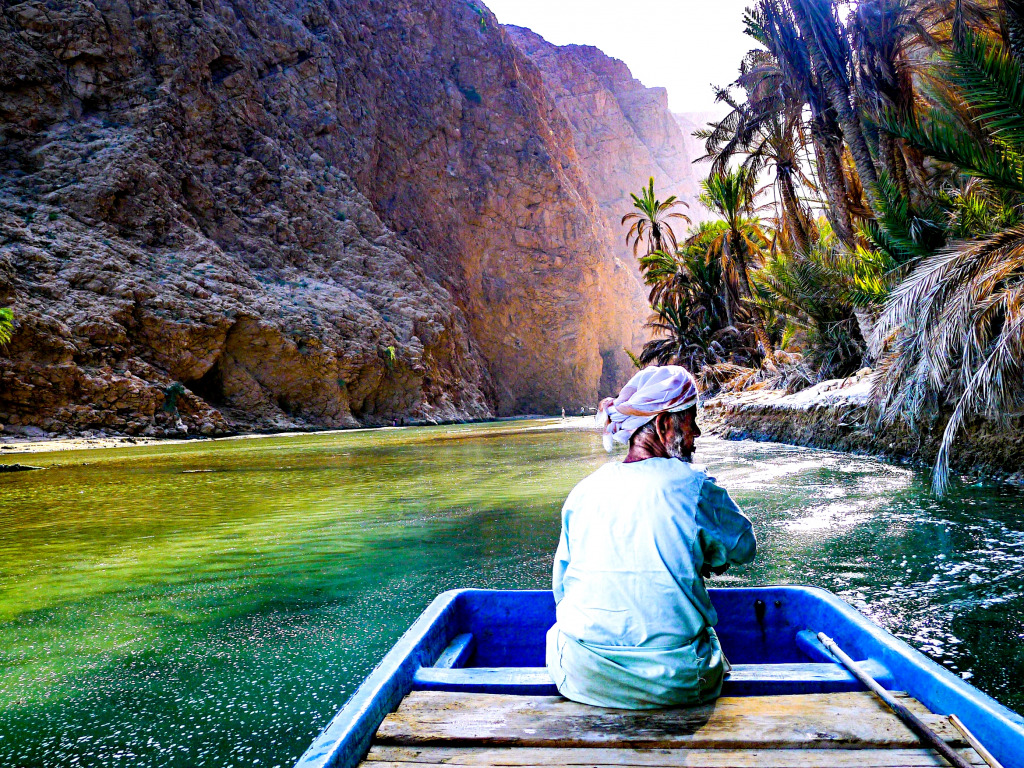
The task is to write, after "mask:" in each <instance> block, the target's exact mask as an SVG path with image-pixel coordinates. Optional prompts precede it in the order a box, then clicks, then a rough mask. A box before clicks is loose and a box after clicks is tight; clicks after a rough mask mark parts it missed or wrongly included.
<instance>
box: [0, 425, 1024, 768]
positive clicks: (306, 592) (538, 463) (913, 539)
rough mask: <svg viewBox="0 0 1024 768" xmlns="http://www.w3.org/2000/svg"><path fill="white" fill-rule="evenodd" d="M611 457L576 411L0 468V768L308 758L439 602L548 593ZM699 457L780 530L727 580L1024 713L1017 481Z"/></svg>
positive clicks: (829, 462)
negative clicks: (578, 493)
mask: <svg viewBox="0 0 1024 768" xmlns="http://www.w3.org/2000/svg"><path fill="white" fill-rule="evenodd" d="M618 458H621V457H617V459H618ZM617 459H616V460H617ZM608 460H609V459H608V457H607V456H606V454H605V453H604V451H603V450H602V449H601V445H600V440H599V439H598V438H597V436H596V435H595V434H593V433H592V432H590V431H584V430H581V429H578V428H568V429H567V428H565V425H564V424H562V423H560V422H558V421H555V420H538V421H530V422H513V423H503V424H497V425H477V426H457V427H432V428H419V429H403V430H382V431H374V432H343V433H336V434H321V435H296V436H287V437H273V438H262V439H257V440H228V441H216V442H202V443H191V444H184V445H162V446H147V447H135V448H127V449H117V450H104V451H78V452H65V453H54V454H38V455H35V456H33V459H32V463H33V464H40V465H45V466H46V467H47V469H46V470H45V471H43V472H32V473H17V474H8V475H0V765H4V766H8V765H12V766H129V765H130V766H133V767H141V766H161V767H163V766H204V765H208V766H214V765H216V766H218V767H219V768H225V767H227V766H259V768H273V767H274V766H282V768H283V767H284V766H288V765H290V764H291V763H292V761H293V760H295V758H297V757H298V755H299V754H300V753H301V752H302V751H303V749H304V748H305V747H306V746H307V745H308V744H309V742H310V741H311V739H312V738H313V736H314V735H315V734H316V733H317V732H318V731H319V730H320V728H322V727H323V725H324V724H325V723H326V722H327V720H328V719H329V718H330V716H331V715H332V714H333V713H334V711H335V710H336V709H337V708H338V706H339V705H340V704H341V703H343V702H344V701H345V699H346V698H347V697H348V696H349V695H350V694H351V693H352V691H353V690H354V688H355V686H356V685H358V683H359V681H360V680H362V678H363V677H364V676H365V675H366V673H367V672H368V671H369V670H370V669H371V668H372V667H373V665H374V664H375V663H376V662H377V661H379V660H380V658H381V657H382V656H383V654H384V653H385V652H386V651H387V649H388V648H389V647H390V646H391V644H392V643H393V642H394V641H395V640H396V639H397V638H398V636H399V635H400V634H401V633H402V632H403V631H404V630H405V629H406V627H407V626H408V625H409V623H410V622H411V621H412V620H413V619H414V618H415V617H416V616H417V615H418V614H419V612H420V611H421V610H422V609H423V607H424V606H425V605H426V604H427V603H428V602H429V601H430V600H431V599H432V598H433V597H434V596H435V595H436V594H437V593H438V592H441V591H442V590H445V589H451V588H454V587H466V586H476V587H503V588H537V587H541V588H546V587H548V585H549V572H550V563H551V554H552V551H553V549H554V546H555V543H556V540H557V536H558V511H559V508H560V506H561V502H562V500H563V499H564V497H565V495H566V493H568V491H569V489H570V488H571V487H572V486H573V484H574V483H576V482H577V481H578V480H579V479H580V478H582V477H583V476H584V475H586V474H588V473H589V472H591V471H593V470H594V469H595V468H597V467H598V466H600V465H601V464H602V463H604V462H605V461H608ZM698 460H699V461H700V462H703V463H705V464H707V465H708V466H709V469H710V470H711V472H712V473H713V474H714V475H716V476H717V477H718V479H719V481H720V482H721V483H722V484H723V485H725V486H726V487H727V488H729V489H730V491H731V492H732V493H733V495H734V496H735V498H736V499H737V501H739V503H740V504H741V505H742V506H743V507H744V509H745V510H746V511H747V512H748V513H749V514H750V516H751V517H752V518H753V520H754V525H755V527H756V530H757V535H758V539H759V541H760V555H759V557H758V559H757V560H756V561H755V562H754V563H753V564H752V565H750V566H749V567H746V568H741V569H736V570H735V571H732V572H730V573H728V574H726V575H725V576H723V577H720V578H718V579H716V581H717V583H718V584H720V585H744V584H768V583H802V584H815V585H819V586H822V587H825V588H827V589H831V590H833V591H835V592H837V593H838V594H840V595H841V596H842V597H844V598H845V599H846V600H848V601H849V602H851V603H853V604H854V605H855V606H857V607H858V608H859V609H860V610H862V611H864V612H865V613H867V614H868V615H869V616H871V617H872V618H873V619H874V620H875V621H877V622H879V623H880V624H882V625H883V626H885V627H886V628H887V629H889V630H890V631H892V632H894V633H895V634H897V635H898V636H899V637H902V638H903V639H905V640H907V641H908V642H910V643H911V644H912V645H914V646H915V647H917V648H919V649H921V650H923V651H924V652H925V653H927V654H928V655H929V656H931V657H932V658H934V659H936V660H937V661H939V662H940V663H942V664H943V665H945V666H946V667H947V668H949V669H951V670H953V671H954V672H955V673H957V674H960V675H961V676H963V677H965V678H967V679H970V681H971V682H972V683H973V684H974V685H977V686H978V687H980V688H981V689H982V690H984V691H986V692H988V693H990V694H991V695H993V696H995V697H996V698H997V699H999V700H1000V701H1002V702H1003V703H1005V704H1007V705H1009V706H1010V707H1012V708H1014V709H1017V710H1018V711H1020V710H1024V495H1022V494H1021V493H1020V492H1019V491H1017V490H1015V489H1012V488H1008V487H1001V486H996V485H978V486H957V487H954V489H953V491H952V493H951V494H950V497H949V499H947V500H944V501H939V500H936V499H935V498H934V497H932V496H931V495H930V494H929V493H928V492H927V478H925V477H924V476H923V475H922V474H921V473H919V472H917V471H916V470H910V469H906V468H903V467H896V466H891V465H888V464H885V463H883V462H880V461H877V460H874V459H870V458H862V457H851V456H845V455H841V454H834V453H829V452H825V451H814V450H809V449H803V448H793V447H788V446H781V445H773V444H757V443H748V442H738V443H728V442H722V441H718V440H702V441H700V444H699V458H698Z"/></svg>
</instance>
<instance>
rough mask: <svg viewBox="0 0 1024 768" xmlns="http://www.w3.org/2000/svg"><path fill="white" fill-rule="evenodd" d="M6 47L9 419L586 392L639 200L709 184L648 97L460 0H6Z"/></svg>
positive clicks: (208, 415)
mask: <svg viewBox="0 0 1024 768" xmlns="http://www.w3.org/2000/svg"><path fill="white" fill-rule="evenodd" d="M0 57H2V58H0V200H2V204H0V306H11V307H12V308H13V309H14V312H15V318H16V323H17V325H16V330H15V334H14V337H13V339H12V340H11V342H10V344H9V345H8V346H7V348H6V349H3V350H2V351H0V355H2V356H0V422H2V423H3V424H4V425H5V429H6V431H7V433H12V432H13V433H19V432H26V433H29V434H36V433H37V432H38V431H39V430H44V431H46V432H51V433H62V432H83V431H86V430H99V429H102V430H105V431H107V432H116V433H125V434H146V435H154V434H155V435H165V434H182V433H184V432H187V433H189V434H195V433H201V434H223V433H226V432H237V431H248V430H272V429H309V428H327V427H346V426H360V425H374V424H385V423H387V424H390V423H391V422H392V421H393V420H395V419H406V420H409V421H438V420H461V419H476V418H487V417H491V416H494V415H510V414H519V413H531V412H532V413H536V412H546V413H554V412H557V411H558V410H559V409H560V408H563V407H564V408H566V410H572V409H577V410H578V409H579V407H581V406H588V405H592V404H593V403H594V402H595V401H596V398H597V396H598V394H599V392H600V393H602V394H603V393H606V392H609V391H611V389H612V388H613V387H615V386H616V385H621V383H622V382H623V381H624V380H625V378H626V377H628V375H629V371H630V366H631V363H630V361H629V359H628V357H627V355H626V354H625V351H624V349H625V348H636V347H638V346H639V345H641V344H642V342H643V341H644V338H645V336H644V330H643V322H644V320H645V318H646V314H647V305H646V291H645V290H644V288H643V287H642V285H641V283H640V281H639V279H638V275H637V272H636V266H635V264H634V262H633V261H632V259H631V258H630V256H629V254H628V252H627V251H626V248H625V245H624V243H623V241H622V233H621V230H620V229H619V228H618V227H617V224H618V218H620V217H621V215H622V213H624V212H625V209H626V208H628V192H629V191H632V190H634V189H637V188H639V187H640V186H641V185H642V184H643V183H644V182H645V181H646V179H647V177H648V176H650V175H652V174H653V175H655V176H656V179H657V183H658V184H659V188H664V189H671V191H672V192H674V193H675V194H679V195H680V196H681V197H683V198H684V199H686V200H687V201H689V202H691V203H693V202H694V196H695V194H696V183H695V178H694V174H693V171H692V169H691V167H690V161H691V159H692V158H690V157H689V156H688V154H687V150H686V146H685V139H684V138H683V135H682V133H681V131H680V130H679V128H678V125H677V123H676V121H675V120H674V118H673V116H672V115H671V113H669V111H668V108H667V100H666V97H665V92H664V90H662V89H648V88H645V87H644V86H643V85H642V84H640V83H639V82H638V81H636V80H634V79H633V78H632V76H631V75H630V73H629V70H628V69H627V68H626V67H625V65H624V64H622V63H621V62H618V61H616V60H614V59H610V58H609V57H607V56H604V55H603V54H602V53H601V52H600V51H598V50H596V49H593V48H585V47H578V46H568V47H565V48H559V47H556V46H552V45H550V44H547V43H546V42H545V41H544V40H543V39H541V38H539V37H538V36H536V35H533V34H532V33H530V32H529V31H528V30H524V29H519V28H509V29H505V28H503V27H502V26H501V25H499V24H498V22H497V21H496V19H495V18H494V16H493V15H492V14H491V13H490V12H489V11H487V10H486V8H484V7H483V6H482V5H480V4H478V3H473V2H466V1H465V0H429V1H428V2H411V1H408V0H400V1H399V2H391V3H384V2H377V1H376V0H354V1H353V2H345V3H341V2H334V1H321V2H299V0H293V1H292V2H281V3H275V4H272V5H268V4H263V3H259V2H255V0H253V1H251V2H246V1H244V0H238V1H232V2H228V1H227V0H219V1H217V2H210V1H207V2H184V1H181V0H105V1H103V2H101V1H100V0H96V1H95V2H88V1H87V2H80V3H74V4H69V3H59V2H44V1H42V0H40V1H30V2H22V3H5V4H4V6H3V14H2V15H0Z"/></svg>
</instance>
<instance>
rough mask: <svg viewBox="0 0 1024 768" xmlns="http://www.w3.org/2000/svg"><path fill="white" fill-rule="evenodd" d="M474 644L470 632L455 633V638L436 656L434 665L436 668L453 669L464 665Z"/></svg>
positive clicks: (471, 652)
mask: <svg viewBox="0 0 1024 768" xmlns="http://www.w3.org/2000/svg"><path fill="white" fill-rule="evenodd" d="M475 646H476V642H475V641H474V639H473V634H472V633H471V632H466V633H465V634H462V635H456V636H455V639H454V640H452V641H451V642H450V643H448V647H447V648H445V649H444V650H443V651H442V652H441V655H440V656H438V657H437V661H435V662H434V667H435V668H437V669H454V668H456V667H462V666H464V665H465V664H466V662H467V661H469V657H470V656H472V655H473V648H474V647H475Z"/></svg>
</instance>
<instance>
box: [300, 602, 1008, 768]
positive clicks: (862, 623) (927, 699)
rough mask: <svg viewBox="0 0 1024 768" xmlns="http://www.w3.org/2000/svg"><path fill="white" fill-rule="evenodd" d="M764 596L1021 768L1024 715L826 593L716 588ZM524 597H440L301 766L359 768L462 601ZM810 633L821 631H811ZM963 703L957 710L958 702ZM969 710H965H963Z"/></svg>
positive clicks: (447, 636) (441, 643)
mask: <svg viewBox="0 0 1024 768" xmlns="http://www.w3.org/2000/svg"><path fill="white" fill-rule="evenodd" d="M740 591H743V592H748V593H758V592H762V593H764V594H766V595H767V594H768V593H779V592H791V593H794V594H795V595H802V596H806V597H809V598H811V599H813V601H814V602H815V603H816V604H817V605H818V606H819V607H820V608H821V609H824V610H828V609H831V610H833V611H836V612H837V613H839V614H840V616H841V617H842V618H843V619H845V620H846V621H848V622H849V623H850V625H852V626H842V624H841V623H840V624H837V625H835V626H829V627H818V628H816V629H817V630H818V631H825V632H826V634H830V635H832V636H833V637H834V638H835V640H836V642H837V643H838V644H839V645H840V646H844V644H846V645H847V646H849V649H854V648H856V649H858V650H860V651H862V652H864V651H865V642H866V641H867V644H868V645H869V646H873V647H871V648H870V650H869V652H868V656H869V657H870V658H872V659H874V660H876V661H879V662H880V663H881V664H882V665H883V666H885V667H886V668H887V669H888V670H889V671H890V672H891V673H892V675H893V678H894V679H895V681H896V685H897V687H898V688H900V689H901V690H905V691H906V692H907V693H909V694H910V695H911V696H913V697H914V698H916V699H918V700H919V701H920V702H921V703H922V704H924V705H925V706H926V707H928V709H930V710H932V711H933V712H936V711H938V712H943V711H945V713H946V714H956V715H957V716H958V717H960V719H961V720H962V721H963V722H964V723H965V724H966V725H967V727H968V728H970V729H971V731H972V732H973V733H974V735H975V736H976V737H977V738H978V739H979V740H981V741H982V743H985V745H986V747H988V749H989V750H990V751H991V752H992V753H993V754H994V755H995V756H996V758H997V759H999V760H1000V761H1001V762H1002V763H1003V764H1004V765H1006V766H1008V767H1009V766H1015V765H1016V766H1021V767H1022V768H1024V763H1022V762H1021V761H1020V760H1019V759H1018V758H1019V757H1020V756H1022V755H1024V717H1022V716H1021V715H1019V714H1017V713H1015V712H1013V711H1012V710H1010V709H1008V708H1007V707H1005V706H1004V705H1002V704H1000V703H999V702H998V701H996V700H995V699H993V698H992V697H991V696H989V695H988V694H986V693H983V692H982V691H980V690H978V689H977V688H975V687H974V686H972V685H970V684H969V683H967V682H965V681H964V680H962V679H961V678H960V677H958V676H956V675H954V674H953V673H952V672H950V671H949V670H947V669H945V668H943V667H942V666H941V665H939V664H938V663H936V662H935V661H933V660H932V659H929V658H928V657H927V656H925V655H924V654H923V653H921V652H920V651H918V650H916V649H914V648H913V647H911V646H910V645H909V644H908V643H906V642H904V641H903V640H900V639H899V638H897V637H895V636H893V635H892V634H891V633H889V632H888V631H887V630H885V629H884V628H883V627H881V626H879V625H878V624H875V623H874V622H873V621H871V620H870V619H869V618H868V617H867V616H865V615H864V614H862V613H860V612H859V611H858V610H857V609H856V608H854V607H853V606H851V605H850V604H849V603H847V602H845V601H844V600H842V599H841V598H839V597H838V596H837V595H835V594H833V593H832V592H829V591H828V590H826V589H822V588H821V587H814V586H809V585H794V584H784V585H765V586H758V587H726V588H719V589H710V590H709V594H710V596H711V597H712V600H713V599H714V597H715V594H716V593H723V592H733V593H735V592H740ZM513 593H516V594H520V595H523V596H527V595H531V596H534V597H538V598H539V597H544V596H546V597H550V596H551V591H550V590H497V589H474V588H464V589H454V590H448V591H446V592H442V593H441V594H439V595H438V596H437V597H436V598H434V600H433V601H431V603H430V604H429V605H428V606H427V608H426V609H425V610H424V611H423V613H421V614H420V616H419V617H418V618H417V619H416V621H415V622H413V624H412V625H411V626H410V627H409V629H408V630H406V631H405V633H404V634H403V635H402V636H401V637H400V638H399V640H398V641H397V642H396V643H395V645H394V646H392V648H391V650H389V651H388V653H387V654H386V655H385V656H384V658H383V659H382V660H381V662H380V663H379V664H378V665H377V666H376V667H375V668H374V669H373V671H372V672H371V673H370V674H369V675H368V676H367V678H366V680H364V681H363V683H362V684H361V685H360V686H359V688H357V689H356V691H355V693H354V694H353V695H352V696H351V697H350V698H349V699H348V701H347V702H346V703H345V704H344V705H343V706H342V707H341V709H340V710H338V712H337V713H335V715H334V716H333V717H332V718H331V721H330V722H329V723H328V724H327V726H326V727H325V728H324V729H323V730H322V731H321V732H320V734H319V735H318V736H317V738H316V739H315V740H314V741H313V743H312V745H310V747H309V749H307V750H306V752H305V753H304V754H303V755H302V756H301V757H300V758H299V760H298V762H296V763H295V768H355V766H357V765H358V764H359V762H360V761H361V760H362V759H363V758H364V757H365V756H366V754H367V752H368V751H369V748H370V746H371V743H372V741H373V737H374V735H375V733H376V731H377V728H378V727H379V726H380V724H381V722H382V721H383V719H384V717H385V716H386V715H388V714H389V713H390V712H392V711H394V710H395V709H396V708H397V707H398V705H399V704H400V703H401V701H402V699H404V698H405V696H406V695H407V694H408V693H409V692H410V691H411V690H412V687H413V675H414V674H415V672H416V670H417V669H419V667H421V666H431V665H433V663H434V661H435V660H436V659H437V658H438V657H439V656H440V655H441V653H442V652H443V651H444V649H445V648H446V647H447V645H448V642H449V641H450V640H451V638H452V637H453V636H454V635H455V634H456V633H457V632H458V631H459V628H458V626H457V619H458V604H459V602H460V600H463V599H467V598H469V597H471V596H474V595H478V596H481V597H486V596H487V595H497V594H504V595H508V594H513ZM808 628H809V629H815V628H813V627H808ZM954 701H955V703H956V704H957V705H958V708H957V709H958V711H954V708H953V707H952V706H951V705H952V704H953V703H954ZM965 705H966V708H965Z"/></svg>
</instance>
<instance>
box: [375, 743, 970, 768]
mask: <svg viewBox="0 0 1024 768" xmlns="http://www.w3.org/2000/svg"><path fill="white" fill-rule="evenodd" d="M958 751H959V752H960V754H961V755H962V756H963V757H964V758H965V759H967V760H968V761H969V762H971V763H972V764H974V765H981V766H983V765H984V764H985V763H984V761H983V760H982V759H981V757H980V756H979V755H978V753H977V752H975V751H974V750H973V749H961V750H958ZM366 762H367V763H370V764H372V765H370V766H367V768H388V766H393V767H394V768H399V767H404V768H409V764H410V763H415V764H417V766H418V768H421V767H422V766H435V765H469V766H509V767H510V768H517V767H518V766H523V767H524V768H532V767H533V766H559V765H566V766H570V765H580V766H587V767H588V768H600V767H603V766H616V767H629V766H636V767H637V768H755V766H756V767H758V768H937V767H938V766H948V764H947V763H946V761H945V760H943V759H942V758H941V757H939V756H938V755H937V754H936V753H935V752H934V751H933V750H930V749H748V750H730V749H602V748H589V749H588V748H578V749H545V748H543V747H534V748H523V749H520V748H500V747H499V748H487V747H389V746H379V745H377V746H374V747H373V748H371V749H370V753H369V754H368V755H367V756H366Z"/></svg>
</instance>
